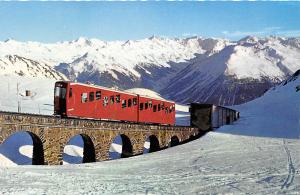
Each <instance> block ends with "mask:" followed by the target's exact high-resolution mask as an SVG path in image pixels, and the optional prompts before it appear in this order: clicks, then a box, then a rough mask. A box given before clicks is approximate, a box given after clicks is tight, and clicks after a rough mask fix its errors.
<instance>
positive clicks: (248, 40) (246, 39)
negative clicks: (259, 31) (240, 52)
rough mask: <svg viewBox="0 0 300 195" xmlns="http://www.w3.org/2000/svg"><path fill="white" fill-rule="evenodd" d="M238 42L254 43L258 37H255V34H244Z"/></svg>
mask: <svg viewBox="0 0 300 195" xmlns="http://www.w3.org/2000/svg"><path fill="white" fill-rule="evenodd" d="M238 42H239V43H243V42H246V43H256V42H258V38H257V37H255V36H251V35H249V36H246V37H244V38H242V39H240V40H239V41H238Z"/></svg>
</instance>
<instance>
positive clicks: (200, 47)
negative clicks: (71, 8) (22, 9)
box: [0, 36, 300, 105]
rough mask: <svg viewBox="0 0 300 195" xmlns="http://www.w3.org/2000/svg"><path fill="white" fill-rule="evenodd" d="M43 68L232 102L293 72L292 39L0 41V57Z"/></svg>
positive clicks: (297, 47) (297, 55)
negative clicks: (48, 42) (22, 60)
mask: <svg viewBox="0 0 300 195" xmlns="http://www.w3.org/2000/svg"><path fill="white" fill-rule="evenodd" d="M6 55H17V56H19V57H22V58H26V59H31V60H32V61H36V62H39V63H41V64H48V65H49V66H51V67H52V68H54V69H55V70H57V71H59V72H61V73H63V74H65V75H66V76H67V77H68V78H69V79H70V80H77V81H79V82H86V81H90V82H93V83H96V84H99V85H102V86H106V87H117V88H122V89H128V88H134V87H142V88H149V89H154V90H155V91H157V92H159V93H160V94H162V95H164V96H165V97H167V98H169V99H173V100H176V101H179V102H183V103H187V102H190V101H200V102H213V103H217V104H223V105H232V104H240V103H243V102H246V101H249V100H252V99H254V98H256V97H258V96H260V95H262V94H263V93H264V92H265V91H266V90H267V89H269V88H270V87H272V86H274V84H276V83H278V82H280V81H282V80H284V79H285V78H287V77H288V76H290V75H291V74H292V72H294V71H296V70H297V69H299V68H300V39H299V38H281V37H266V38H257V37H245V38H244V39H241V40H239V41H237V42H233V41H228V40H223V39H212V38H208V39H204V38H200V37H191V38H184V39H177V38H162V37H156V36H153V37H150V38H147V39H142V40H128V41H111V42H106V41H101V40H98V39H86V38H79V39H77V40H74V41H69V42H66V41H65V42H58V43H52V44H45V43H38V42H18V41H15V40H7V41H5V42H0V57H1V56H2V57H4V56H6Z"/></svg>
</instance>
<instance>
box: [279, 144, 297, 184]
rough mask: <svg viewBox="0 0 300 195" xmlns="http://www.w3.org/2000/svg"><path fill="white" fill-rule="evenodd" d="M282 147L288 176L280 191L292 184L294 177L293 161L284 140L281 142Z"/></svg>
mask: <svg viewBox="0 0 300 195" xmlns="http://www.w3.org/2000/svg"><path fill="white" fill-rule="evenodd" d="M283 147H284V150H285V152H286V154H287V167H288V176H287V178H286V180H285V181H284V183H283V185H282V186H281V189H283V188H289V187H290V185H291V184H292V183H293V181H294V177H295V168H294V164H293V160H292V156H291V153H290V150H289V148H288V146H287V144H286V140H283Z"/></svg>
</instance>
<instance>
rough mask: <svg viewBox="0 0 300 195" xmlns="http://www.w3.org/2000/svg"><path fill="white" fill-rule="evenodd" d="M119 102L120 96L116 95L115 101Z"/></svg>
mask: <svg viewBox="0 0 300 195" xmlns="http://www.w3.org/2000/svg"><path fill="white" fill-rule="evenodd" d="M120 102H121V96H120V95H116V103H120Z"/></svg>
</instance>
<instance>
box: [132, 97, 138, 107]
mask: <svg viewBox="0 0 300 195" xmlns="http://www.w3.org/2000/svg"><path fill="white" fill-rule="evenodd" d="M132 102H133V105H134V106H135V105H137V99H136V98H133V101H132Z"/></svg>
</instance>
